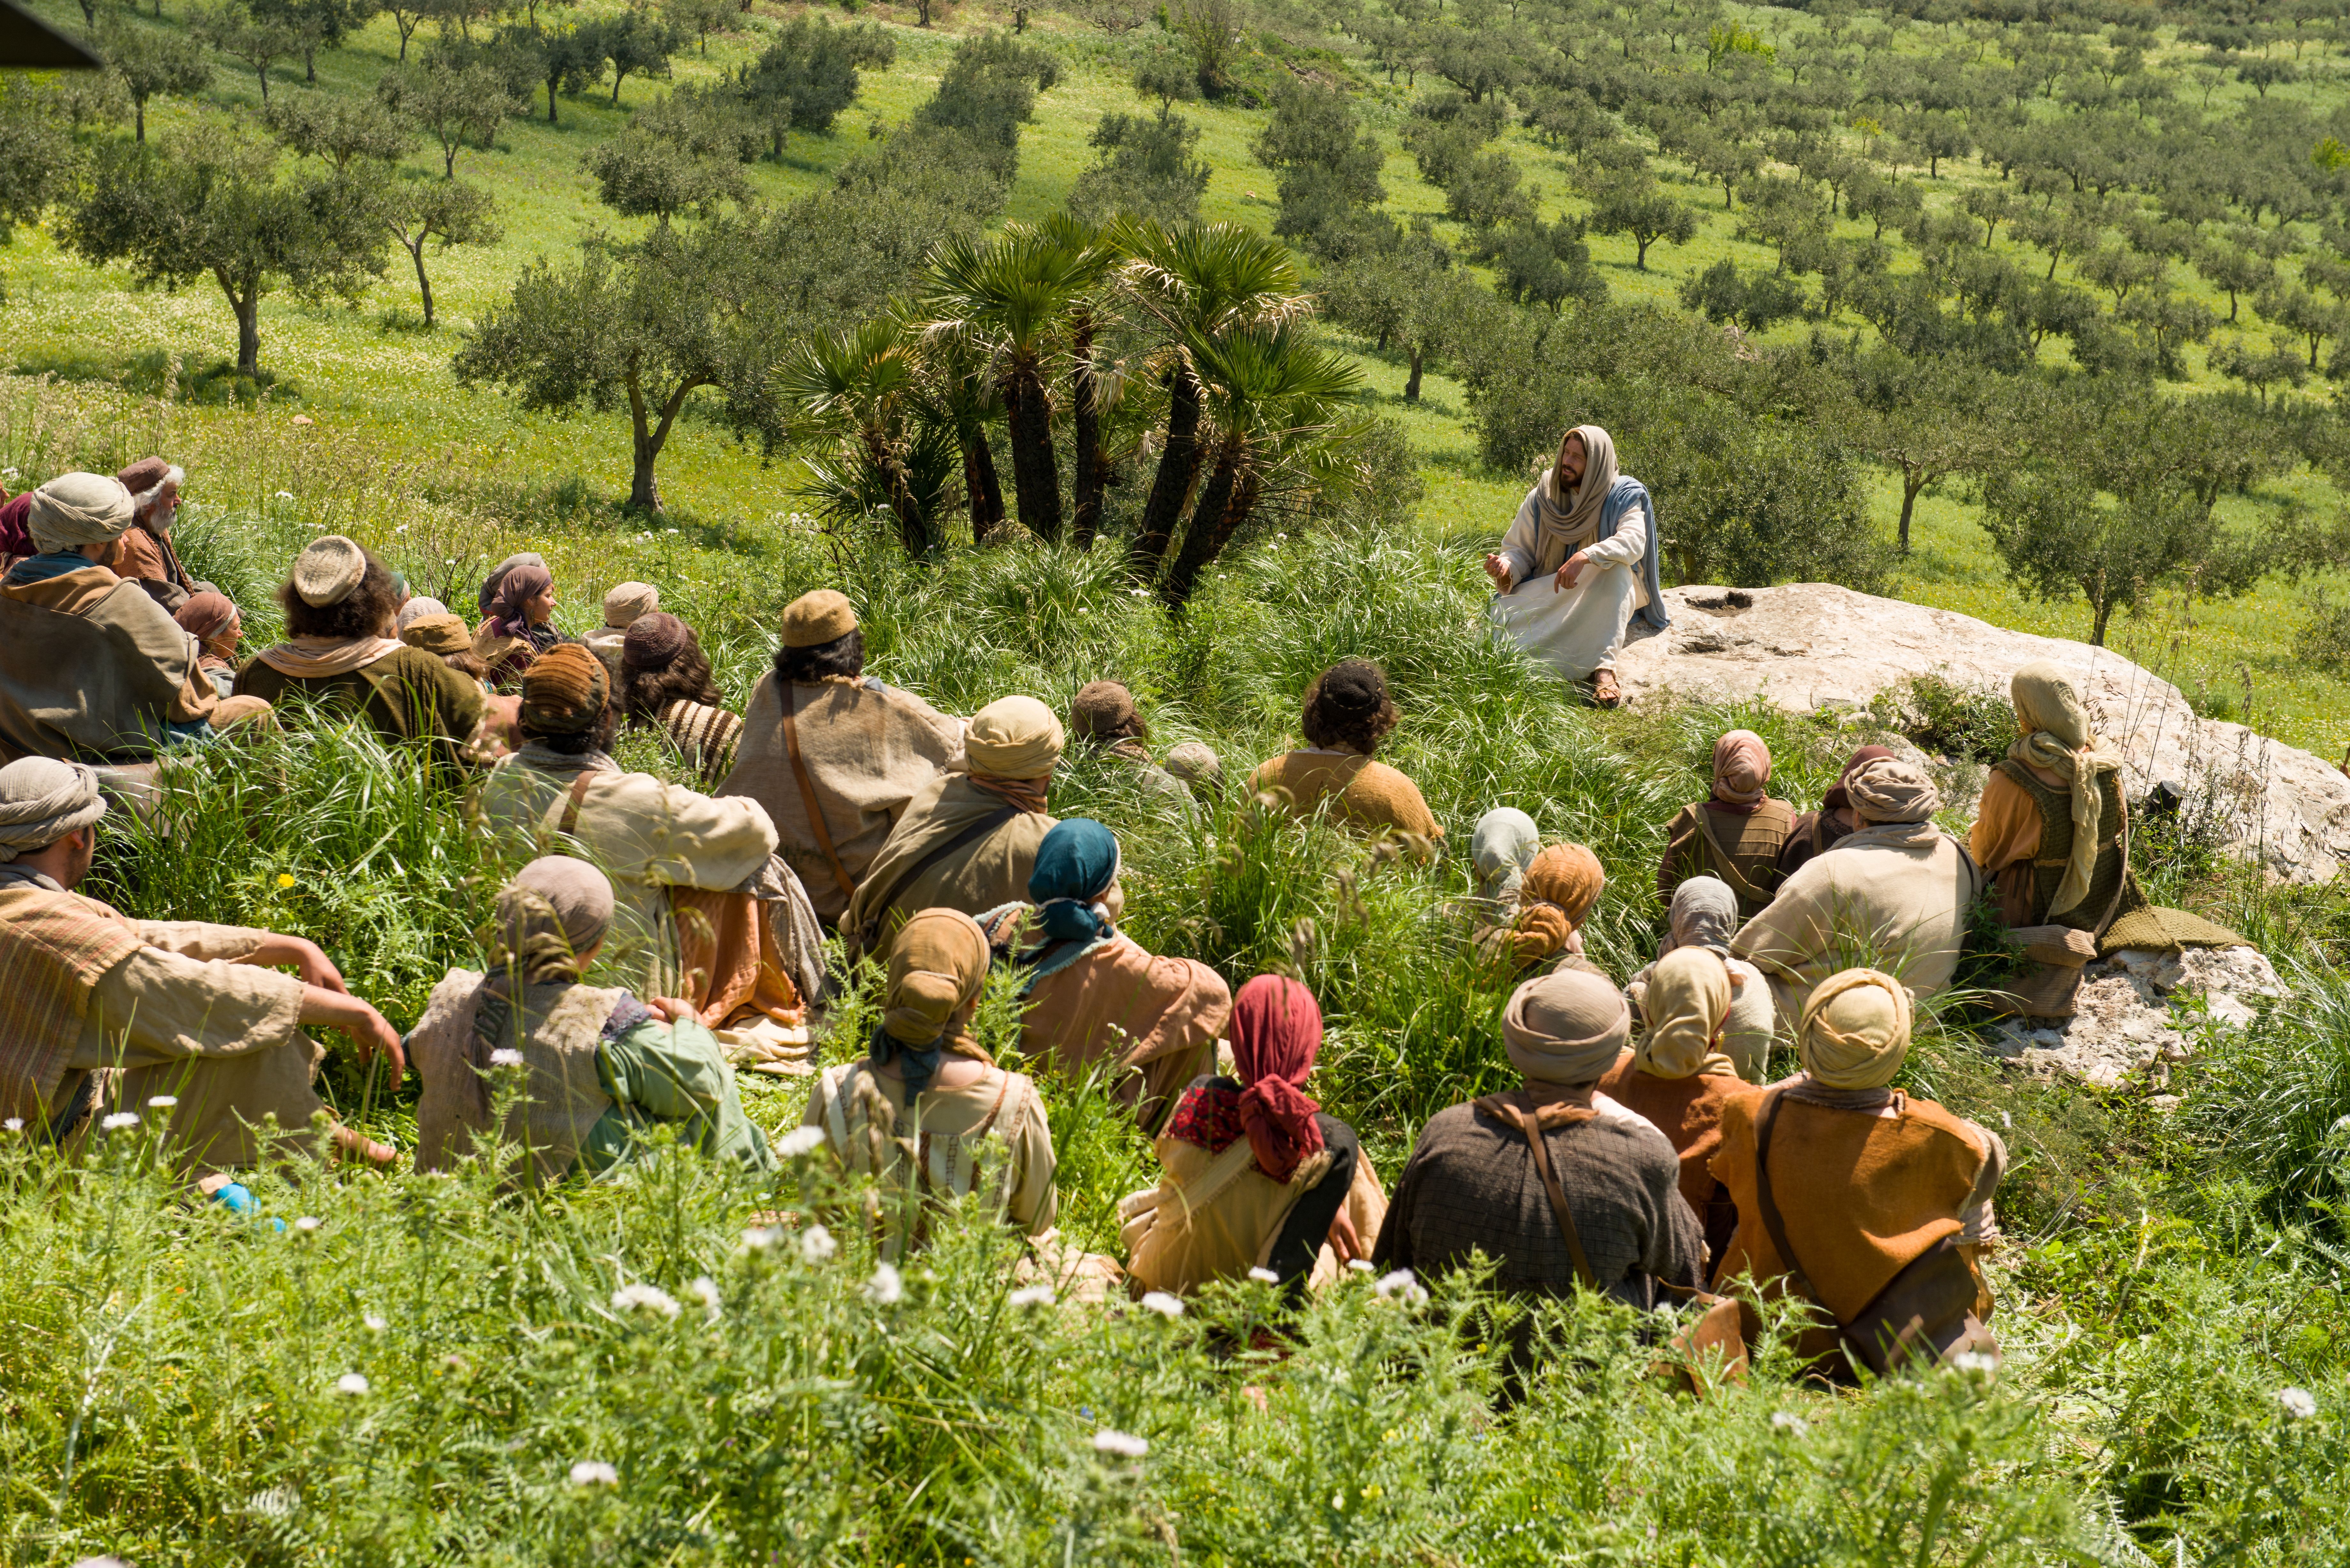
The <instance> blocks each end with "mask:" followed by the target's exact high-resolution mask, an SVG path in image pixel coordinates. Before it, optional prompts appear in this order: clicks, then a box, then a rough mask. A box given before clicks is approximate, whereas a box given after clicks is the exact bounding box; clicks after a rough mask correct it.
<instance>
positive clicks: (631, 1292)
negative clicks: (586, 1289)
mask: <svg viewBox="0 0 2350 1568" xmlns="http://www.w3.org/2000/svg"><path fill="white" fill-rule="evenodd" d="M612 1310H613V1311H614V1312H657V1313H659V1314H661V1316H663V1317H675V1316H676V1315H677V1314H678V1305H677V1298H676V1297H675V1296H673V1295H671V1294H670V1293H668V1292H667V1291H665V1290H663V1289H661V1288H660V1286H659V1285H622V1286H621V1287H620V1288H619V1290H616V1291H614V1292H613V1293H612Z"/></svg>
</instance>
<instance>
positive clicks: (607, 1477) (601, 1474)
mask: <svg viewBox="0 0 2350 1568" xmlns="http://www.w3.org/2000/svg"><path fill="white" fill-rule="evenodd" d="M571 1484H572V1485H573V1486H578V1487H588V1486H618V1485H619V1484H620V1472H619V1471H618V1470H616V1469H613V1468H612V1467H611V1466H609V1465H608V1464H606V1463H605V1462H604V1461H603V1460H601V1459H581V1460H580V1461H579V1462H578V1463H577V1464H576V1465H573V1466H572V1467H571Z"/></svg>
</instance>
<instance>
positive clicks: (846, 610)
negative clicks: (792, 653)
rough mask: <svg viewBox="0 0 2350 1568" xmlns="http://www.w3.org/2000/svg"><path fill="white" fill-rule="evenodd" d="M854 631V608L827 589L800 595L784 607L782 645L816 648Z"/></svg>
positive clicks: (844, 599)
mask: <svg viewBox="0 0 2350 1568" xmlns="http://www.w3.org/2000/svg"><path fill="white" fill-rule="evenodd" d="M856 629H857V607H855V606H854V605H852V604H850V603H849V602H848V596H847V594H844V593H838V592H836V591H834V590H833V589H831V588H818V589H816V592H814V593H812V594H802V595H801V596H800V597H797V598H795V599H794V600H793V601H792V602H791V603H790V604H787V605H785V607H784V646H785V648H820V647H822V646H823V645H824V644H826V643H827V642H837V641H838V640H839V639H842V638H844V637H847V635H848V634H849V633H850V632H852V631H855V630H856Z"/></svg>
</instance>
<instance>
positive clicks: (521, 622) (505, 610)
mask: <svg viewBox="0 0 2350 1568" xmlns="http://www.w3.org/2000/svg"><path fill="white" fill-rule="evenodd" d="M554 586H555V576H554V574H552V573H550V572H549V571H548V570H547V569H546V567H545V566H535V565H533V564H531V563H530V562H527V561H525V562H524V563H523V564H522V565H520V566H514V567H511V568H509V569H508V570H507V572H506V574H505V576H502V577H500V578H499V579H498V587H497V592H496V593H495V594H494V595H493V596H491V598H490V630H491V632H492V633H493V634H494V635H495V636H498V637H518V638H521V639H523V640H525V642H528V643H529V644H530V645H531V646H532V647H533V648H536V649H538V650H539V651H541V652H542V653H543V652H545V651H546V649H549V648H551V647H553V646H554V644H555V639H556V637H557V636H559V635H560V634H559V633H557V632H556V629H555V628H554V627H553V626H551V625H549V626H533V625H531V623H530V616H529V613H528V612H527V611H525V609H524V608H523V607H524V606H525V605H526V604H528V603H529V602H530V601H531V600H533V599H535V598H536V597H538V596H539V595H541V594H543V593H545V592H546V590H547V589H549V588H551V587H554Z"/></svg>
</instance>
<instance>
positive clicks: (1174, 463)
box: [1134, 365, 1200, 583]
mask: <svg viewBox="0 0 2350 1568" xmlns="http://www.w3.org/2000/svg"><path fill="white" fill-rule="evenodd" d="M1199 477H1200V383H1199V380H1198V379H1197V378H1195V377H1194V376H1193V375H1192V374H1191V367H1190V366H1189V365H1182V366H1178V367H1177V368H1176V371H1175V379H1174V382H1173V384H1172V385H1171V386H1170V387H1169V388H1168V399H1167V439H1166V442H1165V444H1164V445H1163V446H1162V447H1161V448H1160V450H1159V473H1158V476H1157V477H1156V478H1154V479H1153V480H1152V481H1151V482H1150V494H1149V498H1148V499H1147V500H1145V501H1144V502H1143V504H1142V527H1141V531H1140V532H1139V533H1138V534H1137V535H1135V538H1134V575H1135V576H1136V577H1138V578H1139V579H1140V580H1141V581H1143V582H1146V583H1147V582H1149V580H1150V579H1151V578H1153V577H1155V576H1158V575H1159V560H1160V558H1161V557H1163V556H1165V555H1166V554H1167V544H1168V541H1169V540H1170V538H1172V537H1173V535H1174V533H1175V523H1176V520H1177V519H1178V518H1180V516H1182V514H1183V503H1184V502H1185V501H1187V500H1189V499H1190V498H1191V485H1192V483H1193V482H1194V481H1196V480H1197V479H1198V478H1199Z"/></svg>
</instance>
